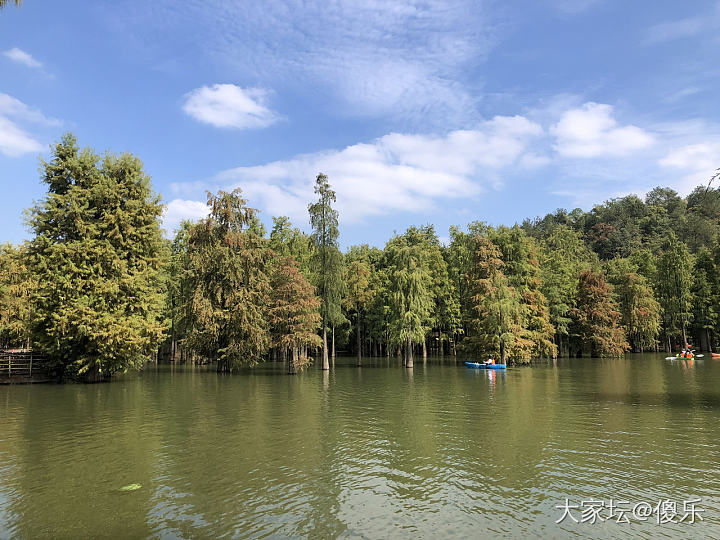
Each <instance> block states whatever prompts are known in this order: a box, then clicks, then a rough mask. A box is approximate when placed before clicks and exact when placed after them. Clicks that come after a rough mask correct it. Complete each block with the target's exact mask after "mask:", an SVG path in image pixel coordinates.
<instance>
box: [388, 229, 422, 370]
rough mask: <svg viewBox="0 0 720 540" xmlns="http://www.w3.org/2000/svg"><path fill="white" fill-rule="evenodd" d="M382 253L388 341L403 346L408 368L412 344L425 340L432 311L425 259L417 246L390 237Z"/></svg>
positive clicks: (398, 238)
mask: <svg viewBox="0 0 720 540" xmlns="http://www.w3.org/2000/svg"><path fill="white" fill-rule="evenodd" d="M385 251H386V255H387V258H388V277H389V285H390V286H389V290H390V295H389V300H390V314H391V318H390V325H389V333H390V339H391V341H392V342H393V343H395V344H398V345H401V344H402V345H405V347H406V354H407V357H408V363H409V365H412V347H413V344H415V343H421V342H422V341H423V340H424V339H425V334H426V333H427V331H428V321H429V319H430V314H431V312H432V293H431V291H430V289H429V287H428V284H429V282H430V273H429V272H428V268H427V260H426V259H425V253H424V252H423V250H422V248H421V247H420V246H419V245H408V243H407V241H406V240H405V239H404V238H402V237H397V236H396V237H394V238H392V239H391V240H390V241H389V242H388V244H387V246H386V247H385Z"/></svg>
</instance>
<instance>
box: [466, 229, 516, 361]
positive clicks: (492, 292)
mask: <svg viewBox="0 0 720 540" xmlns="http://www.w3.org/2000/svg"><path fill="white" fill-rule="evenodd" d="M504 267H505V263H504V262H503V260H502V252H501V251H500V249H499V248H498V247H497V246H496V245H495V244H494V243H493V242H492V240H490V238H488V237H487V236H483V235H478V236H477V237H476V238H475V252H474V257H473V265H472V267H471V270H470V272H469V274H468V276H467V279H468V282H469V284H470V290H471V298H470V300H471V302H472V307H473V318H472V319H471V321H470V329H471V332H470V336H469V337H468V338H467V340H466V341H467V343H463V345H464V346H465V348H466V349H469V350H475V351H484V352H491V353H494V354H499V355H500V359H501V361H502V362H505V359H506V357H507V354H508V352H509V349H510V348H511V347H512V346H513V345H515V342H516V340H517V339H518V335H519V333H520V331H521V330H522V326H521V325H522V313H521V311H522V309H521V305H520V296H519V294H518V292H517V291H516V290H515V288H513V287H512V286H511V285H510V284H509V281H508V278H507V277H506V276H505V274H504V272H503V270H504Z"/></svg>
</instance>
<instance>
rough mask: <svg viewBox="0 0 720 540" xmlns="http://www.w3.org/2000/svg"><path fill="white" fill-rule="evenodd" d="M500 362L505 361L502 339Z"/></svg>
mask: <svg viewBox="0 0 720 540" xmlns="http://www.w3.org/2000/svg"><path fill="white" fill-rule="evenodd" d="M500 363H501V364H504V363H505V343H503V342H502V340H501V341H500Z"/></svg>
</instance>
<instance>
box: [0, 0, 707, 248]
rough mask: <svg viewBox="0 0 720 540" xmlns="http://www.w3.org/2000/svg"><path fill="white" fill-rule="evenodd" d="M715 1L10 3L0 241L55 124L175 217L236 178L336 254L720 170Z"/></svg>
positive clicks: (2, 71) (255, 198)
mask: <svg viewBox="0 0 720 540" xmlns="http://www.w3.org/2000/svg"><path fill="white" fill-rule="evenodd" d="M719 30H720V3H719V2H717V1H700V0H698V1H695V2H677V1H674V0H673V1H652V2H650V1H647V2H624V1H619V0H595V1H593V0H534V1H530V0H528V1H525V2H519V1H503V2H500V1H498V2H483V1H481V0H474V1H467V2H465V1H456V2H440V1H435V0H424V1H414V0H398V1H395V2H392V1H381V0H365V1H363V2H357V1H354V0H334V1H333V0H324V1H322V2H320V1H318V2H315V1H313V0H305V1H303V2H299V1H294V2H290V1H277V0H264V1H263V2H240V1H224V0H217V1H212V2H207V1H196V0H188V1H185V2H175V1H172V0H154V1H153V2H140V1H129V0H113V1H106V0H95V1H93V2H87V1H83V2H80V1H71V0H69V1H62V2H51V1H48V0H45V1H40V0H24V2H23V6H22V8H21V9H19V10H18V9H16V8H15V7H14V6H9V7H6V8H5V9H4V10H3V11H2V12H0V189H1V190H2V198H1V199H0V205H2V211H1V212H0V231H2V232H0V241H6V240H7V241H12V242H18V241H21V240H22V239H24V238H27V237H28V236H29V233H28V231H27V230H26V228H25V226H24V225H23V209H24V208H27V207H28V206H30V205H31V204H32V202H33V200H37V199H39V198H41V197H42V196H43V192H44V190H43V184H41V182H40V175H39V172H38V157H39V156H40V155H42V156H45V157H47V156H48V147H49V145H50V144H51V143H52V142H53V141H56V140H57V139H58V138H59V137H60V135H61V134H62V133H63V132H65V131H72V132H74V133H75V134H76V135H77V137H78V139H79V143H80V145H81V146H92V147H93V148H95V149H96V150H97V151H100V152H102V151H104V150H108V149H109V150H112V151H115V152H121V151H125V150H127V151H131V152H133V153H134V154H136V155H138V156H139V157H140V158H141V159H142V160H143V162H144V164H145V169H146V171H147V173H148V174H149V175H150V176H151V177H152V180H153V185H154V187H155V189H156V190H157V191H158V192H160V193H161V194H162V197H163V200H164V202H165V203H167V205H168V206H167V210H166V216H165V225H166V227H167V228H168V229H169V230H171V229H172V228H173V227H175V226H176V225H177V223H178V222H179V220H180V219H182V218H183V217H189V218H199V217H202V215H203V213H204V212H205V206H204V201H205V194H204V193H205V190H206V189H208V190H211V191H215V190H217V189H219V188H223V189H229V188H232V187H235V186H239V187H241V188H242V189H243V191H244V192H245V194H246V196H247V197H248V198H249V200H250V204H251V205H252V206H254V207H256V208H259V209H260V210H261V211H262V213H261V216H262V217H263V220H264V221H265V222H266V223H268V224H270V223H271V217H272V216H274V215H288V216H290V217H291V219H292V220H293V222H294V223H295V224H296V225H298V226H300V227H301V228H304V229H307V228H308V223H307V221H308V220H307V212H306V208H307V205H308V203H310V202H311V201H312V200H313V198H314V196H313V193H312V184H313V180H314V177H315V175H316V174H317V172H320V171H322V172H325V173H326V174H327V175H328V176H329V178H330V182H331V184H332V185H333V186H334V188H335V190H336V191H337V196H338V204H337V206H338V209H339V211H340V222H341V223H340V224H341V241H342V244H343V245H344V246H347V245H349V244H355V243H364V242H368V243H370V244H375V245H380V246H381V245H383V244H384V242H385V241H386V240H387V238H388V237H389V236H391V235H392V233H393V231H394V230H397V231H398V232H402V231H403V230H404V229H405V228H406V227H407V226H409V225H412V224H417V225H421V224H424V223H428V222H431V223H434V224H435V225H436V227H437V230H438V233H439V234H440V235H441V236H446V235H447V229H448V226H449V225H452V224H458V225H464V224H466V223H468V222H469V221H473V220H484V221H487V222H490V223H493V224H501V223H505V224H512V223H514V222H516V221H520V220H522V219H523V218H525V217H533V216H537V215H544V214H545V213H547V212H551V211H554V210H555V209H556V208H559V207H565V208H574V207H577V206H579V207H581V208H583V209H586V210H587V209H590V208H592V205H593V204H595V203H599V202H602V201H603V200H605V199H608V198H610V197H617V196H622V195H625V194H628V193H638V194H641V195H642V194H643V193H644V192H646V191H647V190H648V189H650V188H652V187H654V186H656V185H663V186H671V187H673V188H675V189H677V190H678V191H679V192H680V193H681V194H687V193H688V192H689V191H690V190H692V188H693V187H694V186H695V185H697V184H698V183H702V182H704V181H707V179H708V178H709V177H710V175H711V173H712V171H713V170H714V169H715V168H717V167H719V166H720V110H719V109H718V105H717V89H718V87H720V84H719V83H720V67H718V66H720V31H719Z"/></svg>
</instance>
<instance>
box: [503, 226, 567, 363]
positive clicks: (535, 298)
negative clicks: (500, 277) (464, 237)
mask: <svg viewBox="0 0 720 540" xmlns="http://www.w3.org/2000/svg"><path fill="white" fill-rule="evenodd" d="M490 237H491V239H492V241H493V243H494V244H495V245H497V246H498V247H499V249H500V251H501V253H502V260H503V263H504V273H505V275H506V276H507V277H508V283H509V284H510V285H511V286H512V288H513V289H514V290H515V291H516V292H517V294H518V298H519V304H520V306H519V309H520V320H519V323H518V328H517V335H516V339H515V341H514V342H513V344H512V347H510V350H509V351H508V352H509V356H510V357H511V358H513V359H515V360H518V361H522V362H527V361H529V360H530V359H531V358H533V357H538V356H544V357H554V356H555V355H556V353H557V347H556V346H555V344H554V343H553V339H554V336H555V328H554V326H553V325H552V324H551V322H550V313H549V310H548V304H547V298H546V297H545V295H544V294H543V293H542V291H541V290H540V284H541V282H540V265H539V262H538V256H537V246H536V243H535V241H534V240H533V239H531V238H529V237H528V236H527V235H526V234H525V232H524V231H523V230H522V229H521V228H520V227H518V226H515V227H513V228H508V227H500V228H499V229H497V230H496V231H491V235H490Z"/></svg>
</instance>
